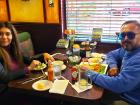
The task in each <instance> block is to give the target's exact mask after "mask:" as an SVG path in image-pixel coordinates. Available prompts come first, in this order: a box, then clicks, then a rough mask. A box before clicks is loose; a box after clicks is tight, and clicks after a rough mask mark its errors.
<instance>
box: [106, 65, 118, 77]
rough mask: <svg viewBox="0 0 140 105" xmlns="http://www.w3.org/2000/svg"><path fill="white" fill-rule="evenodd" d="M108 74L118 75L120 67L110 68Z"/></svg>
mask: <svg viewBox="0 0 140 105" xmlns="http://www.w3.org/2000/svg"><path fill="white" fill-rule="evenodd" d="M108 75H109V76H116V75H118V68H116V67H113V68H111V69H109V70H108Z"/></svg>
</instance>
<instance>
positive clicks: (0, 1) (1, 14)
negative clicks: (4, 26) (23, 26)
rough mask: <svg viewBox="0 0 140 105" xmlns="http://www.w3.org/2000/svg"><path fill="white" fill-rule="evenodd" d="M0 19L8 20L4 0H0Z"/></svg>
mask: <svg viewBox="0 0 140 105" xmlns="http://www.w3.org/2000/svg"><path fill="white" fill-rule="evenodd" d="M0 21H8V12H7V5H6V0H0Z"/></svg>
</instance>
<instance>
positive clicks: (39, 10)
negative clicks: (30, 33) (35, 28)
mask: <svg viewBox="0 0 140 105" xmlns="http://www.w3.org/2000/svg"><path fill="white" fill-rule="evenodd" d="M8 2H9V9H10V16H11V21H13V22H39V23H42V22H44V13H43V0H8Z"/></svg>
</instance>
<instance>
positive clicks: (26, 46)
mask: <svg viewBox="0 0 140 105" xmlns="http://www.w3.org/2000/svg"><path fill="white" fill-rule="evenodd" d="M17 37H18V39H19V42H20V43H19V44H20V49H21V52H22V54H23V56H25V57H31V56H33V55H34V48H33V44H32V40H31V35H30V33H29V32H21V33H18V36H17Z"/></svg>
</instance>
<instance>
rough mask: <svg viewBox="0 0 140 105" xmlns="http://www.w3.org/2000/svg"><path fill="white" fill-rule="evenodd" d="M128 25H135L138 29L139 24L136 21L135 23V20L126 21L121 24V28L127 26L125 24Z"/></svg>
mask: <svg viewBox="0 0 140 105" xmlns="http://www.w3.org/2000/svg"><path fill="white" fill-rule="evenodd" d="M130 23H134V24H135V25H137V26H138V27H139V28H140V23H139V22H138V21H136V20H128V21H126V22H124V23H123V24H122V26H124V25H127V24H130ZM122 26H121V27H122Z"/></svg>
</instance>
